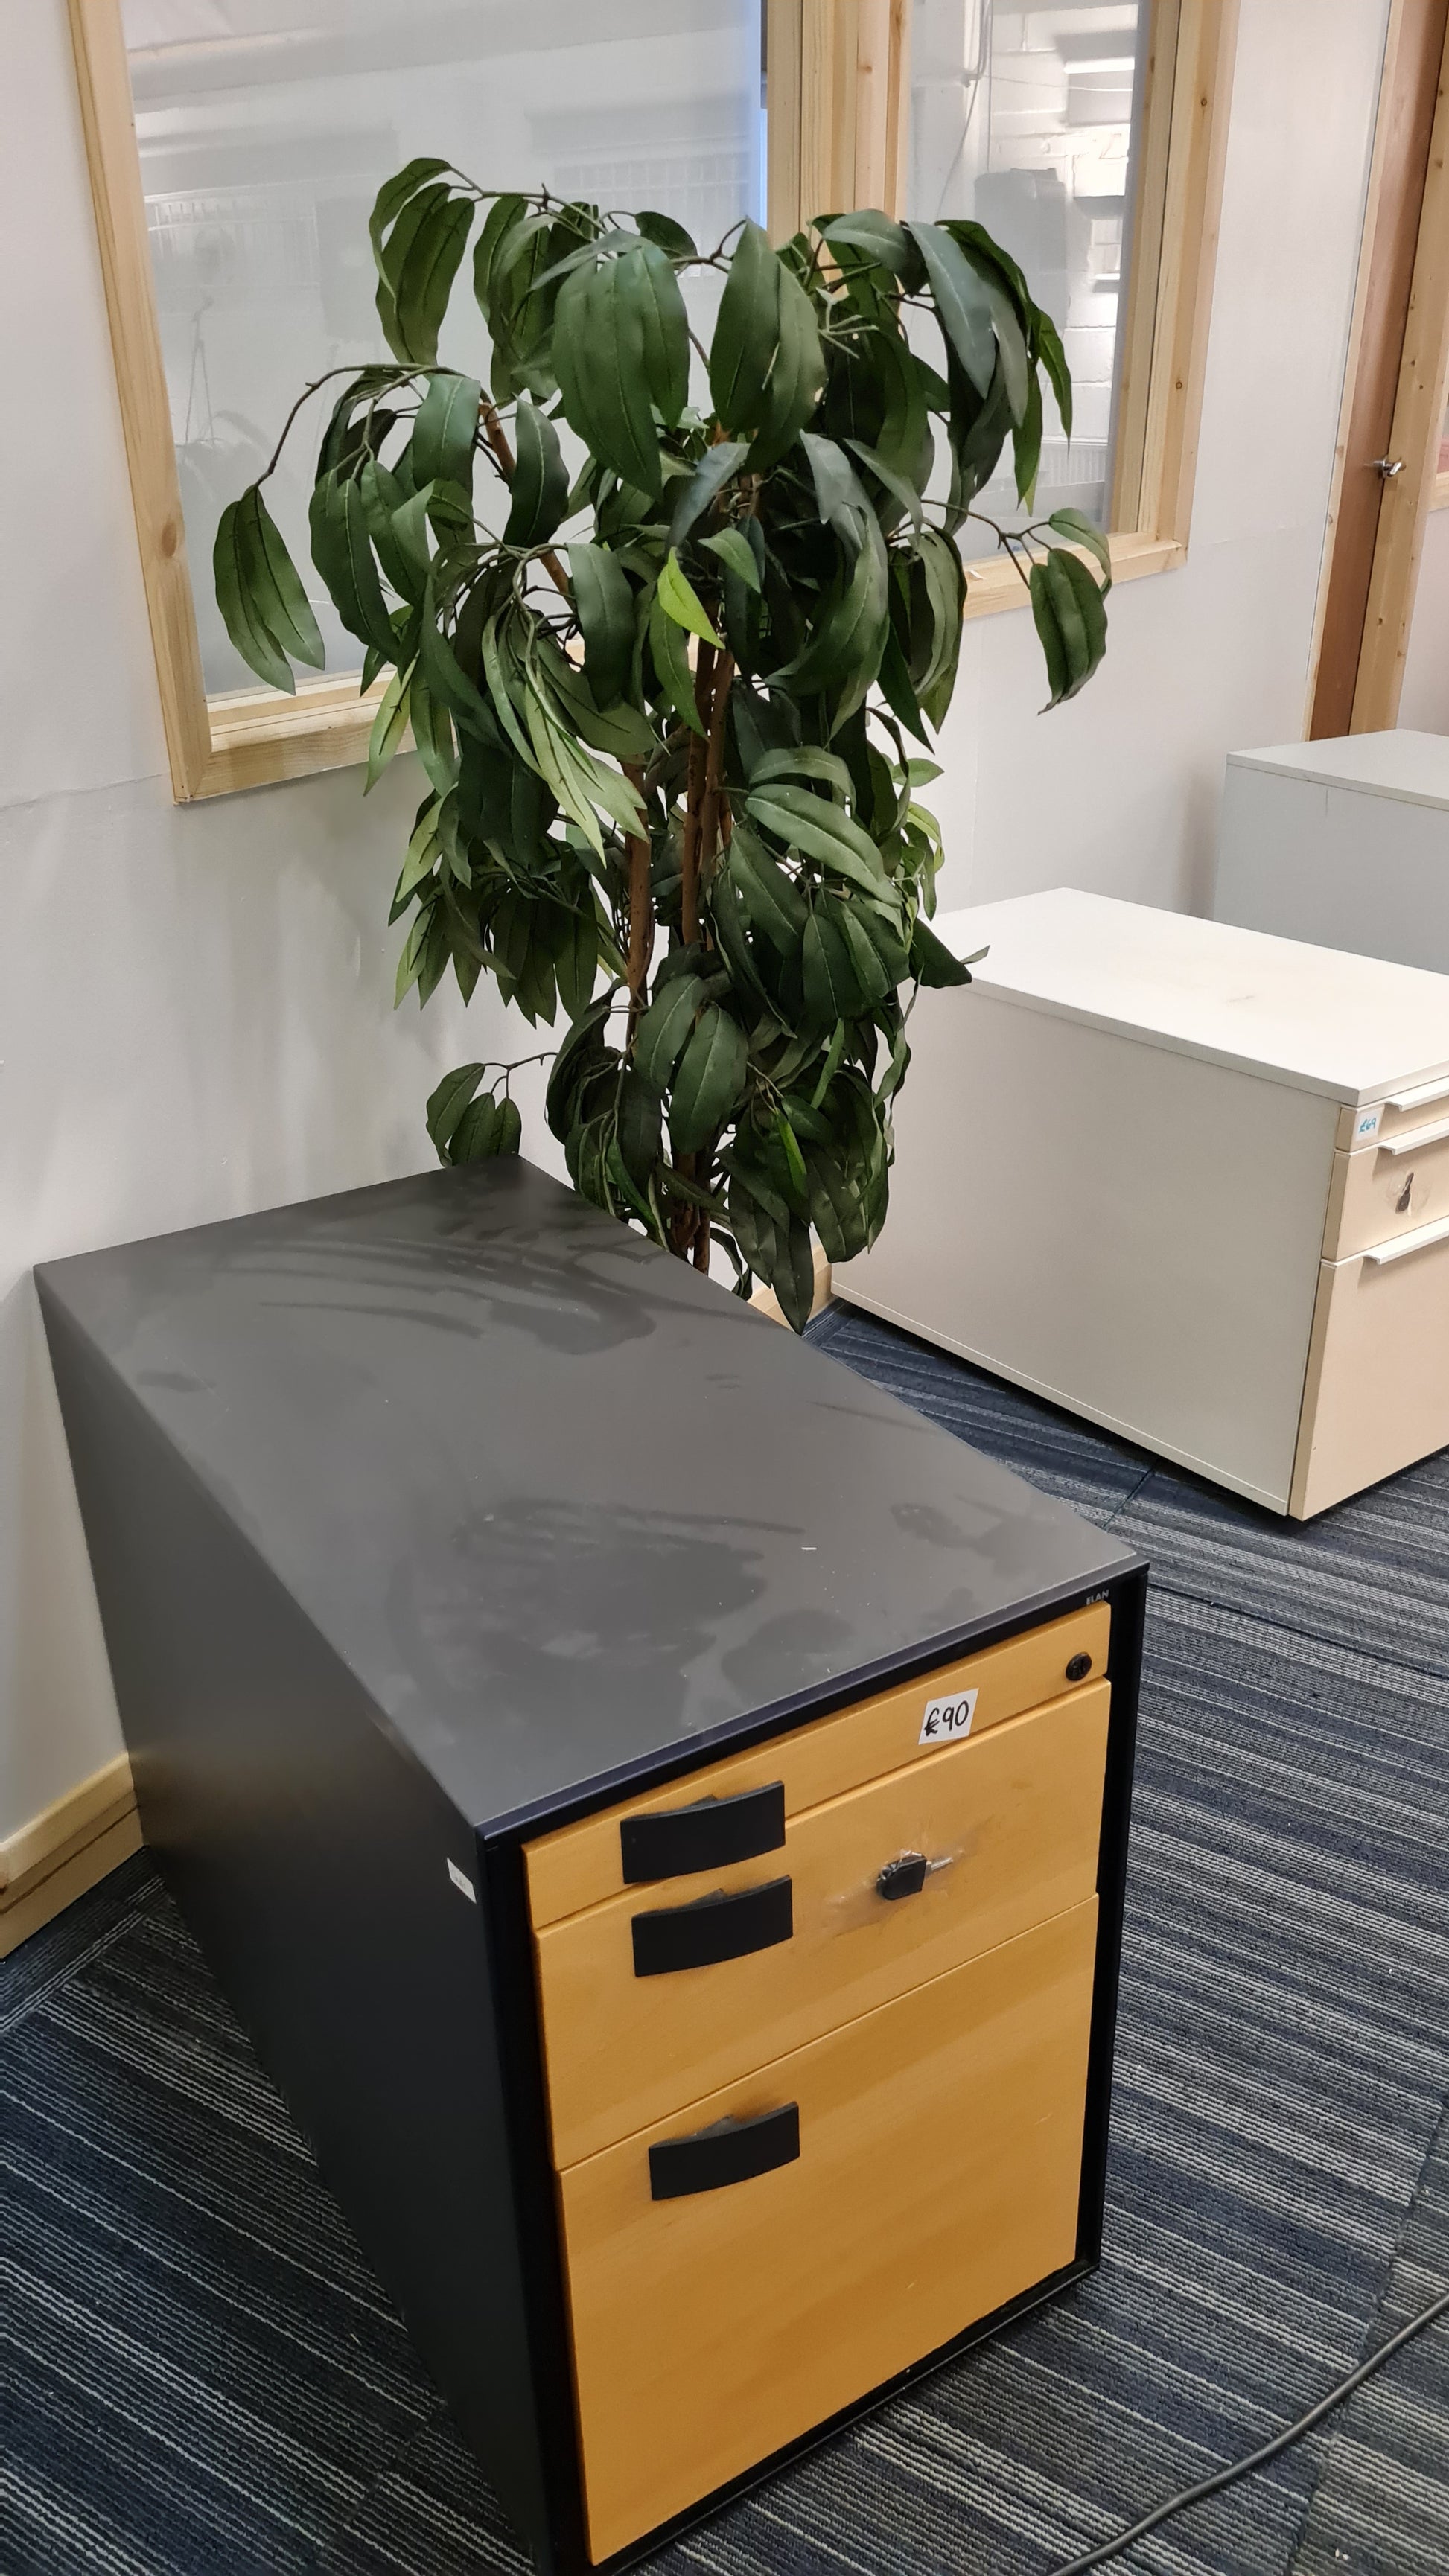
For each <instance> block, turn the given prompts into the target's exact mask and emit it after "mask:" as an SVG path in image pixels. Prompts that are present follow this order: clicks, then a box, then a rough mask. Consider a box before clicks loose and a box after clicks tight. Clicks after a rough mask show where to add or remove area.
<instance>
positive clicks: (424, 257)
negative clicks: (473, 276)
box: [377, 186, 476, 367]
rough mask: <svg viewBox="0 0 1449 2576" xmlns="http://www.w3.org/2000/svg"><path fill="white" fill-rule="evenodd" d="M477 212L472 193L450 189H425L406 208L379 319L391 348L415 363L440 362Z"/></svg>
mask: <svg viewBox="0 0 1449 2576" xmlns="http://www.w3.org/2000/svg"><path fill="white" fill-rule="evenodd" d="M475 211H476V207H475V203H474V200H473V198H472V197H466V196H454V195H453V194H452V192H451V190H450V189H448V188H447V187H441V186H440V187H435V188H424V189H423V190H422V191H421V193H420V194H419V195H417V196H415V197H412V198H410V199H409V201H408V203H407V204H406V205H405V206H404V207H403V209H402V212H401V214H400V215H399V216H398V219H397V221H396V223H395V224H394V226H393V228H392V232H391V234H390V235H389V238H388V242H387V246H386V249H385V250H384V252H383V256H382V263H381V265H382V277H381V279H380V281H379V284H378V290H377V309H378V318H379V320H380V321H381V323H382V326H383V330H384V332H385V334H386V336H387V341H388V346H389V347H390V348H391V349H392V351H393V353H394V355H395V356H396V357H399V358H401V359H403V360H404V361H405V362H406V364H408V365H409V366H415V367H432V366H436V364H437V359H438V331H439V329H440V327H441V324H442V320H443V316H444V314H445V313H446V312H447V309H448V298H449V296H450V295H451V293H452V290H453V280H454V278H455V277H456V276H457V274H458V263H459V261H460V260H461V259H462V256H463V251H464V248H465V246H466V243H467V239H468V235H469V233H470V232H471V231H472V229H473V216H474V213H475Z"/></svg>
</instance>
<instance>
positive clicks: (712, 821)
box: [698, 653, 735, 885]
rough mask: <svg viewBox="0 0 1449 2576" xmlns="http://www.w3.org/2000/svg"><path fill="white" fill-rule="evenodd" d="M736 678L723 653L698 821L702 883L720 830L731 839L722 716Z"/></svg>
mask: <svg viewBox="0 0 1449 2576" xmlns="http://www.w3.org/2000/svg"><path fill="white" fill-rule="evenodd" d="M734 676H735V666H734V658H733V656H732V655H731V654H729V653H722V654H721V655H720V657H719V661H718V664H717V665H716V668H715V674H714V702H713V705H712V706H711V708H710V711H709V743H708V747H707V749H706V752H705V764H704V800H703V804H702V807H701V810H700V822H699V861H698V870H699V877H700V879H701V881H702V882H703V883H704V884H706V885H707V884H708V882H709V878H708V875H707V873H706V871H707V870H708V869H709V868H710V867H711V865H712V863H713V860H714V856H715V851H716V849H717V847H718V844H719V840H720V836H721V831H723V836H724V839H725V841H726V843H728V840H729V836H730V821H729V805H728V800H727V798H726V796H725V792H724V737H725V716H726V714H727V712H728V709H729V702H730V685H731V682H732V681H733V679H734Z"/></svg>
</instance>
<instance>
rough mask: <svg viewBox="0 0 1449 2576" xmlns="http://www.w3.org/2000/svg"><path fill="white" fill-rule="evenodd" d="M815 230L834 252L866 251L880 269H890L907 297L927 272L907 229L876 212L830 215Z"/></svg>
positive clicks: (868, 257) (866, 211)
mask: <svg viewBox="0 0 1449 2576" xmlns="http://www.w3.org/2000/svg"><path fill="white" fill-rule="evenodd" d="M815 229H816V231H817V232H818V233H819V234H820V235H821V237H822V239H823V240H825V241H827V242H828V243H829V244H830V247H831V249H832V250H858V251H863V252H864V253H865V256H866V258H867V259H869V260H873V261H874V262H875V265H876V267H877V268H885V269H889V271H890V273H891V275H892V276H893V277H897V278H899V280H900V282H901V284H902V286H903V287H904V288H905V290H906V292H907V294H908V295H913V294H914V293H915V291H916V289H917V287H918V286H920V284H921V283H922V281H923V278H924V275H925V271H924V269H923V267H922V264H921V257H920V253H919V251H918V250H917V248H916V245H915V243H914V242H913V241H912V240H911V237H910V235H909V233H908V232H907V231H906V229H905V226H904V225H903V224H898V223H893V222H892V220H891V218H890V216H889V215H882V214H879V213H877V212H876V211H875V210H874V209H868V210H862V211H861V212H860V213H858V214H848V215H827V216H826V217H825V218H824V220H823V221H821V222H819V223H817V225H816V228H815Z"/></svg>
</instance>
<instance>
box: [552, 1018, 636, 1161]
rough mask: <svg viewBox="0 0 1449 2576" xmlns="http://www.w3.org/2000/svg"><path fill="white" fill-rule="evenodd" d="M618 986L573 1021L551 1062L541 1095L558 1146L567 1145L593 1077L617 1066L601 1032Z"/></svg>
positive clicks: (616, 1058) (616, 1061)
mask: <svg viewBox="0 0 1449 2576" xmlns="http://www.w3.org/2000/svg"><path fill="white" fill-rule="evenodd" d="M617 991H618V986H617V985H611V986H610V988H609V990H608V992H607V993H604V994H602V995H601V996H600V998H599V1000H598V1001H597V1002H595V1003H593V1004H592V1006H591V1007H590V1008H589V1009H588V1010H587V1011H585V1012H584V1014H583V1016H582V1018H581V1019H577V1020H575V1021H574V1024H573V1026H572V1028H571V1029H570V1030H569V1033H568V1035H567V1037H566V1038H565V1039H564V1042H563V1045H562V1046H561V1047H560V1048H559V1051H558V1053H557V1055H556V1056H555V1057H554V1060H553V1067H552V1070H551V1072H550V1074H549V1077H548V1089H547V1092H546V1093H545V1095H544V1115H545V1117H546V1118H547V1120H548V1124H549V1128H550V1130H551V1132H552V1133H553V1134H554V1135H555V1136H557V1137H558V1139H559V1141H560V1143H561V1144H562V1143H563V1142H565V1141H566V1139H567V1137H568V1135H569V1133H570V1130H571V1129H572V1127H573V1125H574V1121H575V1118H576V1116H577V1114H578V1109H579V1105H580V1101H581V1098H582V1095H583V1092H584V1090H585V1089H586V1087H587V1085H588V1083H589V1082H590V1080H591V1078H592V1076H593V1075H594V1074H596V1073H602V1072H605V1071H607V1070H608V1067H609V1066H610V1064H611V1063H612V1064H617V1063H618V1060H619V1059H618V1057H617V1056H616V1055H615V1054H614V1053H613V1050H612V1049H611V1048H609V1047H608V1046H606V1044H605V1042H604V1029H605V1027H606V1025H607V1022H608V1017H609V1013H610V1011H611V1010H612V1008H613V1003H614V995H615V993H616V992H617Z"/></svg>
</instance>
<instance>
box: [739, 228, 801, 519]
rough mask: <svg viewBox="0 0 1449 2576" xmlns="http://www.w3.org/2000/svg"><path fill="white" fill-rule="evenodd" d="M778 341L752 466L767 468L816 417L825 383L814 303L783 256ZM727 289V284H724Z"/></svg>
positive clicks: (765, 470) (757, 470) (763, 470)
mask: <svg viewBox="0 0 1449 2576" xmlns="http://www.w3.org/2000/svg"><path fill="white" fill-rule="evenodd" d="M776 267H777V269H778V272H779V288H778V295H779V304H778V313H777V322H776V328H777V335H778V336H777V346H776V350H775V358H774V363H773V365H772V367H771V369H770V378H769V385H768V388H767V400H766V404H765V413H764V420H763V423H762V425H761V428H760V430H759V433H758V435H757V437H756V439H755V442H754V445H753V446H752V447H751V449H750V456H749V462H750V466H751V469H752V471H753V472H755V473H757V474H763V473H768V471H769V469H770V467H771V466H772V465H777V464H778V463H779V461H780V458H781V457H782V456H783V455H784V454H785V451H786V449H787V448H788V447H790V446H791V445H792V443H793V442H794V440H795V439H796V438H797V437H798V436H799V434H800V432H801V430H802V429H803V428H804V426H805V423H806V422H807V420H811V419H813V417H814V414H815V410H816V407H817V405H818V403H819V401H820V396H821V393H822V390H823V388H824V384H825V353H824V351H823V349H822V348H821V346H820V333H819V330H818V329H817V327H816V322H815V308H814V306H813V305H812V303H811V301H810V298H809V296H808V295H807V294H806V292H805V289H804V287H803V286H802V285H801V283H800V281H799V279H798V277H796V276H794V275H793V274H792V272H791V270H789V269H788V268H786V267H784V266H783V265H782V264H781V263H780V262H779V261H777V262H776ZM726 291H728V290H726Z"/></svg>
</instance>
